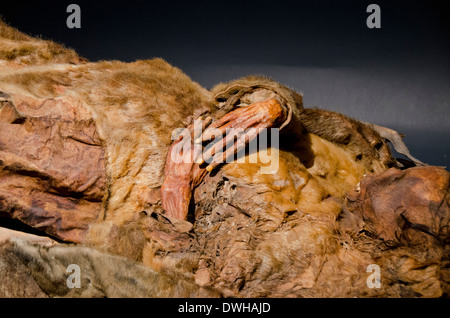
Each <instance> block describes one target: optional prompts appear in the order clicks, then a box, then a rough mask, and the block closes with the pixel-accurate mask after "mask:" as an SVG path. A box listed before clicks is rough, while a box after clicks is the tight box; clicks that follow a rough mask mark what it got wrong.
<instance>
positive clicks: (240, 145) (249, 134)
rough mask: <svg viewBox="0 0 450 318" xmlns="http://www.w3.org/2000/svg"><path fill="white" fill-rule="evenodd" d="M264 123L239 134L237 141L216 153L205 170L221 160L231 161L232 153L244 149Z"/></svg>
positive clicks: (215, 165)
mask: <svg viewBox="0 0 450 318" xmlns="http://www.w3.org/2000/svg"><path fill="white" fill-rule="evenodd" d="M264 126H265V125H264V124H260V125H258V126H257V127H253V128H249V129H247V131H246V132H245V133H244V134H241V135H240V136H239V137H238V139H237V141H236V142H235V143H234V144H233V145H232V146H231V147H229V148H228V149H226V151H224V152H219V153H217V154H216V155H215V156H214V157H213V159H212V161H211V162H210V163H209V165H208V166H207V167H206V171H209V172H210V171H212V170H213V169H214V168H216V167H217V166H218V165H220V164H221V163H223V162H228V161H233V159H234V155H235V154H236V153H238V152H239V151H240V150H242V149H244V148H245V146H246V145H247V144H248V143H250V142H251V141H252V140H254V139H255V138H256V137H257V136H258V134H259V133H260V132H261V131H262V130H263V129H264V128H265V127H264Z"/></svg>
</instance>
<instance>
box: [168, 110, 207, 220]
mask: <svg viewBox="0 0 450 318" xmlns="http://www.w3.org/2000/svg"><path fill="white" fill-rule="evenodd" d="M210 123H211V118H210V117H208V118H206V119H205V120H203V118H199V119H197V120H196V121H195V122H194V124H193V125H190V126H189V127H188V128H187V129H184V130H183V132H182V133H181V134H180V136H179V137H178V138H177V139H176V140H175V141H174V142H173V143H172V145H171V146H170V148H169V152H168V154H167V159H166V165H165V168H164V182H163V185H162V187H161V201H162V206H163V208H164V209H165V211H166V214H167V215H169V216H172V217H174V218H177V219H180V220H186V218H187V214H188V212H189V204H190V201H191V197H192V190H193V188H194V187H195V186H196V185H198V184H199V183H200V182H201V180H202V179H203V177H204V176H205V175H206V170H205V169H204V168H203V169H202V168H200V167H199V165H198V164H196V163H195V162H194V158H195V157H196V156H198V154H199V153H200V152H201V151H202V147H201V145H196V144H194V142H193V141H194V139H195V138H196V137H198V135H199V134H200V133H201V131H203V130H204V129H205V128H206V127H207V126H208V125H209V124H210ZM197 125H199V126H200V127H197ZM197 131H198V132H197ZM194 133H196V134H197V136H196V135H194Z"/></svg>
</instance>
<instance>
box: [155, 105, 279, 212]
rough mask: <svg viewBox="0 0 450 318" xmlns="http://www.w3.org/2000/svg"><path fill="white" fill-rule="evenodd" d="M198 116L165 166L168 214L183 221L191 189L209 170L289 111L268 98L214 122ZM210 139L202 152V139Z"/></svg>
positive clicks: (164, 196)
mask: <svg viewBox="0 0 450 318" xmlns="http://www.w3.org/2000/svg"><path fill="white" fill-rule="evenodd" d="M199 119H200V120H196V121H195V122H194V125H190V126H189V127H188V128H187V129H185V130H183V132H182V133H181V134H180V136H179V137H178V138H177V140H175V141H174V143H173V144H172V145H171V147H170V148H169V152H168V155H167V159H166V165H165V169H164V174H165V179H164V183H163V185H162V187H161V200H162V205H163V208H164V209H165V211H166V214H167V215H169V216H172V217H174V218H177V219H180V220H186V218H187V215H188V212H189V204H190V201H191V197H192V191H193V189H194V188H195V187H196V186H197V185H198V184H199V183H200V182H201V181H202V179H203V177H204V176H205V175H206V173H207V172H209V171H211V170H212V169H214V168H215V167H216V166H218V165H219V164H220V163H222V162H224V161H225V159H226V158H227V157H229V156H231V155H233V154H235V153H237V152H238V151H239V150H240V149H242V148H244V147H245V145H246V144H247V143H249V142H250V141H252V140H253V139H254V138H256V136H257V135H258V134H259V133H260V132H261V130H262V129H264V128H271V127H276V126H277V125H279V124H281V123H282V122H284V120H285V119H286V110H285V109H284V108H283V106H282V105H281V104H280V102H278V101H277V100H276V99H268V100H266V101H262V102H258V103H255V104H252V105H250V106H247V107H242V108H238V109H236V110H234V111H231V112H230V113H228V114H227V115H225V116H224V117H222V118H221V119H219V120H218V121H216V122H214V123H212V124H210V123H211V118H206V119H205V120H203V119H202V118H199ZM208 125H209V127H208ZM206 127H208V128H207V129H206V130H205V128H206ZM202 131H203V133H201V132H202ZM223 135H225V136H224V137H223V138H221V137H222V136H223ZM194 140H195V143H194ZM208 141H210V143H209V144H208V146H207V147H206V148H205V151H203V150H204V148H203V146H202V142H208ZM204 162H208V165H207V167H206V168H202V165H203V163H204Z"/></svg>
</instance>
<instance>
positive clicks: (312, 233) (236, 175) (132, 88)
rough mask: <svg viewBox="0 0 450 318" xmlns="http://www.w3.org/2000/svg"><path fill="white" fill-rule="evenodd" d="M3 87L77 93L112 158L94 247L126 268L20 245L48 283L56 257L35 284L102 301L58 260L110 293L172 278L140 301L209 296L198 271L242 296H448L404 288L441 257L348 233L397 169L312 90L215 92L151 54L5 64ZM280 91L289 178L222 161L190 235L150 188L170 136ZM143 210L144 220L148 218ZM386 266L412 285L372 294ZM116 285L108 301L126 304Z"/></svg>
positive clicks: (30, 92)
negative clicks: (373, 190)
mask: <svg viewBox="0 0 450 318" xmlns="http://www.w3.org/2000/svg"><path fill="white" fill-rule="evenodd" d="M27 54H28V53H27ZM18 58H19V57H17V59H18ZM14 60H16V58H14ZM38 64H39V63H38ZM41 64H42V63H41ZM0 91H3V92H6V93H8V94H9V95H11V96H12V97H11V98H12V99H13V100H14V96H15V95H23V96H28V97H32V98H38V99H42V100H45V99H48V98H60V97H61V96H70V97H71V98H73V99H74V100H77V101H78V102H80V103H82V104H83V106H84V107H85V108H86V109H88V110H89V112H90V113H91V116H92V118H93V119H94V121H95V123H96V128H97V130H98V133H99V135H100V138H101V140H102V142H103V146H104V147H105V149H106V169H107V178H108V186H107V191H106V193H105V196H104V208H103V213H102V215H101V217H100V219H99V220H98V222H97V223H96V224H94V225H93V226H92V229H91V232H90V235H89V237H88V240H87V241H86V242H85V243H86V244H88V245H91V246H93V247H95V248H99V249H102V250H104V251H108V252H110V253H112V254H117V255H122V256H125V257H127V259H128V260H125V259H122V258H118V257H116V256H111V255H105V254H100V253H99V252H98V251H94V250H92V249H87V248H84V247H83V248H82V247H67V248H66V249H64V248H63V247H58V248H56V249H55V250H52V249H39V248H37V247H34V246H33V247H30V246H26V245H20V243H19V245H17V250H16V251H17V253H18V254H20V255H21V257H22V258H23V259H25V260H29V261H31V262H32V263H31V265H30V268H32V270H33V271H34V273H35V275H37V276H39V275H40V274H39V273H40V272H42V269H45V268H47V266H48V264H47V263H49V262H51V261H50V259H51V257H52V256H53V257H55V259H56V260H57V267H58V268H59V269H60V270H59V271H57V272H56V273H55V276H52V275H51V273H50V274H49V272H48V271H43V272H45V273H47V274H49V277H47V278H45V277H44V276H42V277H41V278H38V280H39V279H40V284H41V285H42V286H45V288H46V290H47V292H48V293H49V294H50V295H53V296H54V295H58V296H61V295H62V296H80V295H82V296H83V295H84V296H86V295H89V296H97V295H103V294H101V293H99V292H98V290H95V289H92V290H89V291H87V292H86V294H76V293H75V292H74V291H72V292H71V291H67V290H59V289H58V288H56V289H52V286H51V282H54V281H60V280H61V279H62V278H61V277H63V276H62V268H63V267H62V266H63V265H61V264H63V263H64V262H67V261H68V260H69V259H70V261H73V262H81V263H83V264H86V266H88V268H97V270H98V268H99V266H100V267H101V268H102V269H103V268H106V269H107V273H105V274H104V275H103V276H99V277H97V276H95V275H96V274H95V275H94V274H93V275H94V276H90V277H91V278H92V280H93V281H97V280H99V281H100V283H99V284H101V286H102V287H101V288H103V289H102V290H103V291H104V290H105V289H108V288H109V287H108V286H107V285H108V284H107V283H105V282H108V283H113V282H115V281H114V279H115V278H114V277H115V276H114V275H115V273H117V272H125V274H124V275H125V276H126V277H129V276H127V275H136V277H139V278H140V279H142V281H143V282H145V281H150V282H152V281H155V280H161V281H164V283H161V284H159V283H158V284H157V286H158V290H156V291H155V290H151V291H149V293H147V291H145V288H144V289H143V294H142V295H156V296H161V295H182V296H189V295H190V293H191V292H192V291H193V290H194V291H196V290H197V288H198V287H197V286H195V285H193V284H192V280H193V278H194V275H196V277H195V278H198V279H197V281H199V282H201V283H202V284H205V285H207V286H212V287H214V288H219V289H221V290H224V291H225V292H226V293H228V295H234V296H252V297H254V296H283V297H284V296H303V297H308V296H334V297H336V296H376V295H383V296H403V295H415V294H414V293H415V292H416V290H420V291H423V290H425V292H423V293H422V294H421V295H424V296H427V295H439V293H441V294H442V290H440V289H437V288H436V287H434V288H431V289H428V291H426V289H420V288H419V287H417V288H416V289H414V288H412V287H408V286H406V287H405V286H403V285H402V283H399V281H405V282H407V283H408V284H410V283H411V282H416V281H418V280H419V279H420V275H417V276H414V277H413V278H411V277H410V278H408V277H406V276H408V274H407V273H406V272H405V270H410V269H413V268H417V266H421V264H425V265H426V268H425V269H424V271H427V272H426V273H427V275H429V276H430V275H431V276H432V277H434V278H433V279H435V278H436V277H437V275H438V273H437V269H435V268H434V267H433V268H431V269H428V267H429V266H428V264H430V262H432V261H436V262H437V261H439V260H440V257H441V256H440V255H442V254H440V253H442V250H439V249H438V250H437V251H436V253H434V254H433V255H434V256H433V255H432V256H430V257H428V256H429V255H428V256H426V255H425V256H426V257H425V256H424V257H422V256H421V255H422V254H420V253H419V254H417V255H416V254H414V253H416V251H413V250H410V249H407V248H406V247H402V248H401V249H398V251H399V252H398V253H397V254H396V252H392V253H391V252H388V253H382V252H383V250H382V248H381V246H382V242H380V241H378V240H365V238H361V237H353V236H352V235H351V234H349V233H347V232H346V231H345V230H344V229H342V228H341V227H340V222H339V218H340V217H341V216H342V210H341V208H342V204H343V200H344V197H345V194H346V192H347V191H349V190H350V189H351V188H353V187H354V186H355V185H356V184H357V183H358V181H359V180H360V179H361V178H362V177H363V175H364V174H366V173H371V172H382V171H384V170H386V169H387V168H388V166H389V165H392V164H393V159H392V157H391V154H390V152H389V149H388V147H387V145H386V144H385V142H384V140H383V139H382V138H381V137H380V136H379V135H378V134H377V133H376V132H375V131H374V130H373V129H371V127H370V126H368V125H365V124H363V123H360V122H358V121H356V120H353V119H350V118H348V117H346V116H344V115H341V114H337V113H333V112H328V111H325V110H317V109H313V110H310V109H303V105H302V97H301V95H300V94H298V93H296V92H294V91H293V90H290V89H289V88H287V87H285V86H284V85H281V84H279V83H276V82H274V81H272V80H270V79H267V78H264V77H247V78H244V79H240V80H237V81H233V82H230V83H225V84H219V85H218V86H216V87H215V88H214V89H213V90H212V92H208V91H207V90H205V89H203V88H202V87H200V86H199V85H198V84H197V83H195V82H193V81H191V80H190V79H189V78H188V77H187V76H186V75H185V74H183V73H182V72H181V71H180V70H179V69H177V68H175V67H172V66H170V65H169V64H167V63H166V62H164V61H163V60H161V59H154V60H149V61H137V62H134V63H122V62H118V61H109V62H108V61H104V62H99V63H87V64H84V65H69V64H59V65H58V64H49V65H38V66H32V67H27V68H22V69H16V68H8V69H4V70H2V72H1V73H0ZM273 94H275V95H276V96H277V98H278V99H279V100H280V101H281V102H282V103H283V106H284V107H285V108H286V110H287V111H288V112H289V114H290V116H288V120H287V121H286V122H285V125H284V126H283V132H284V136H283V137H282V138H283V142H282V145H281V149H280V150H276V149H273V151H279V152H280V158H281V160H280V169H279V170H278V171H277V172H276V173H275V174H269V175H265V174H260V173H259V172H258V171H259V168H260V167H261V166H262V165H263V164H261V163H260V162H257V163H254V164H238V163H231V164H227V165H224V166H223V167H222V169H221V170H219V171H216V172H215V173H214V174H211V175H209V176H208V177H207V178H206V179H205V182H204V184H202V185H200V186H199V188H198V189H197V190H196V193H195V197H196V202H197V206H196V217H197V219H196V222H195V223H194V224H193V225H191V226H192V229H190V228H188V229H184V228H185V227H186V224H181V225H180V224H176V223H175V222H174V221H173V220H172V221H171V220H169V219H166V218H165V217H164V216H163V214H161V212H162V211H161V207H160V204H159V203H160V202H158V199H157V196H156V200H153V194H154V192H153V191H154V190H156V191H158V187H160V186H161V183H162V180H163V167H164V162H165V158H166V154H167V149H168V147H169V145H170V144H171V133H172V131H173V130H174V129H175V128H178V127H184V126H186V125H187V124H188V123H189V122H190V120H192V118H195V117H197V116H198V115H200V114H202V113H210V114H212V115H213V116H215V117H220V115H221V114H223V113H224V112H227V111H230V110H231V109H233V108H234V107H240V106H246V105H248V104H251V103H253V102H257V101H259V100H260V99H261V98H266V97H267V96H273ZM285 127H286V128H285ZM253 155H255V154H253ZM238 190H239V191H238ZM150 198H152V199H150ZM142 210H146V211H147V213H146V214H145V215H140V214H139V212H141V211H142ZM359 221H361V222H362V220H359ZM390 253H391V254H390ZM77 255H78V256H77ZM404 255H407V256H406V257H409V256H411V255H412V256H414V255H416V256H417V260H416V258H413V257H412V256H411V259H412V261H410V263H409V264H406V265H404V266H403V265H401V264H400V265H398V263H395V264H394V261H392V260H394V259H395V258H396V257H397V258H403V257H405V256H404ZM436 255H437V256H436ZM435 256H436V257H435ZM130 259H131V260H134V261H137V262H142V263H144V264H145V265H147V268H143V267H141V266H140V265H137V264H135V263H131V262H130V261H129V260H130ZM377 262H381V263H383V264H388V265H387V266H388V270H387V271H386V272H384V273H383V275H386V276H385V277H386V278H387V280H386V281H391V282H392V284H391V285H395V284H397V285H401V286H397V287H395V288H390V287H389V286H391V285H385V287H384V288H385V289H383V290H381V291H376V290H367V288H366V287H365V276H364V275H362V273H363V274H364V273H365V267H366V266H367V265H368V264H370V263H377ZM64 264H65V263H64ZM108 264H118V265H117V266H115V265H112V267H108V266H109V265H108ZM200 264H201V266H200ZM425 265H424V266H425ZM114 266H115V267H114ZM402 266H403V267H402ZM400 267H401V268H400ZM389 268H394V269H395V271H394V272H393V273H392V272H389ZM293 269H294V270H293ZM127 271H130V272H129V273H127ZM166 271H167V273H170V276H173V277H178V275H180V274H179V272H181V273H183V275H187V276H188V277H189V278H188V279H187V280H186V284H185V283H184V282H185V281H184V280H183V284H181V285H182V287H183V288H184V287H185V289H183V288H181V287H180V290H179V291H175V292H173V293H172V294H171V293H170V292H171V289H172V288H174V287H177V286H175V285H176V284H177V283H174V280H173V278H170V277H168V276H167V275H166V274H164V273H165V272H166ZM201 271H202V272H201ZM428 271H429V272H428ZM94 272H95V271H94ZM156 272H157V273H156ZM160 272H161V273H162V274H161V276H159V274H158V273H160ZM200 272H201V275H200V274H199V273H200ZM419 272H420V268H419ZM419 272H418V273H419ZM420 273H422V272H420ZM431 276H430V277H431ZM43 277H44V278H45V279H44V278H43ZM52 277H53V278H52ZM200 278H201V279H200ZM46 279H48V280H50V282H47V281H46ZM408 279H409V280H408ZM433 282H434V281H433ZM138 283H139V284H140V282H138ZM419 283H420V282H419ZM139 284H138V285H139ZM411 284H412V285H414V284H413V283H411ZM114 286H116V285H114V284H113V287H111V288H112V289H108V290H109V291H108V292H107V293H106V294H107V295H122V294H120V293H119V292H118V291H117V290H118V289H114V288H116V287H114ZM139 286H141V285H139ZM186 286H187V287H186ZM401 288H403V289H404V290H403V291H402V290H401ZM159 290H161V294H158V292H159ZM405 290H406V291H405ZM166 291H167V293H166ZM377 293H378V294H377Z"/></svg>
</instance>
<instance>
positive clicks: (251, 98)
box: [211, 75, 303, 129]
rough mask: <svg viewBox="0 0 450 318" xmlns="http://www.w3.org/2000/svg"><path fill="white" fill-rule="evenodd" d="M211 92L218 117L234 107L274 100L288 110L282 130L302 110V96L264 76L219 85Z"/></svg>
mask: <svg viewBox="0 0 450 318" xmlns="http://www.w3.org/2000/svg"><path fill="white" fill-rule="evenodd" d="M211 92H212V94H213V96H214V101H215V104H216V106H217V107H218V108H219V111H218V112H217V116H218V117H221V116H223V115H225V114H226V113H228V112H229V111H231V110H232V109H234V108H236V107H240V106H248V105H250V104H252V103H256V102H259V101H262V100H265V99H268V98H276V99H278V100H279V101H280V102H281V104H282V105H283V106H284V107H286V108H287V110H288V116H287V119H286V121H285V122H284V123H283V124H282V125H281V127H280V129H282V128H284V127H285V126H287V125H288V124H289V123H290V122H291V121H292V118H299V115H300V113H301V112H302V110H303V97H302V94H300V93H297V92H296V91H294V90H293V89H290V88H289V87H287V86H285V85H282V84H280V83H278V82H276V81H274V80H272V79H270V78H268V77H265V76H259V75H253V76H247V77H243V78H240V79H237V80H234V81H231V82H228V83H220V84H218V85H216V86H215V87H213V88H212V90H211Z"/></svg>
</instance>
